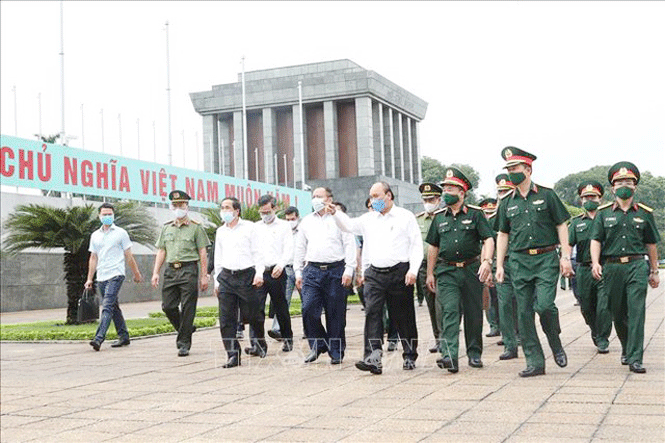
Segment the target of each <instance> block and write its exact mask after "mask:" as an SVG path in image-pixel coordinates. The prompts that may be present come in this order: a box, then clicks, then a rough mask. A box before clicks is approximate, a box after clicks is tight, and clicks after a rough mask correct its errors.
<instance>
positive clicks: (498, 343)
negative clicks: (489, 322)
mask: <svg viewBox="0 0 665 443" xmlns="http://www.w3.org/2000/svg"><path fill="white" fill-rule="evenodd" d="M496 345H497V346H503V339H502V338H501V339H499V341H498V342H496Z"/></svg>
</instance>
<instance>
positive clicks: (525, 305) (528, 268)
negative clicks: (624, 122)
mask: <svg viewBox="0 0 665 443" xmlns="http://www.w3.org/2000/svg"><path fill="white" fill-rule="evenodd" d="M502 156H503V158H504V159H506V162H507V167H510V166H512V165H515V164H518V163H526V164H528V165H531V162H532V161H533V160H534V159H535V156H534V155H532V154H529V153H527V152H526V151H522V150H520V149H517V148H513V147H508V148H505V149H504V150H503V151H502ZM511 181H512V182H513V183H516V180H512V178H511ZM516 185H518V183H516ZM497 217H498V219H497V228H498V229H497V230H498V231H499V232H503V233H506V234H508V235H509V237H508V251H509V254H510V256H509V260H508V266H509V267H510V269H511V270H512V275H511V277H512V282H513V290H514V291H515V295H516V297H517V309H518V324H519V331H520V338H521V342H522V349H523V350H524V355H525V357H526V363H527V371H525V372H524V374H523V376H529V375H538V374H542V373H544V369H545V355H544V353H543V348H542V346H541V345H540V341H539V340H538V332H537V330H536V324H535V314H534V311H535V312H537V313H538V315H539V317H540V324H541V326H542V328H543V332H545V335H546V336H547V340H548V342H549V345H550V348H551V349H552V352H553V353H554V357H555V361H556V362H557V364H558V365H559V366H562V367H563V366H566V364H567V358H566V355H565V351H564V349H563V346H562V344H561V339H560V338H559V334H560V333H561V327H560V325H559V311H558V309H557V307H556V304H555V303H554V299H555V298H556V291H557V282H558V280H559V255H558V254H557V251H556V245H557V244H558V243H559V237H558V232H557V226H559V225H561V224H563V223H565V222H566V221H567V220H568V219H569V218H570V215H569V214H568V211H567V210H566V207H565V206H564V205H563V203H562V202H561V200H560V199H559V197H558V196H557V195H556V193H555V192H554V191H553V190H552V189H549V188H545V187H542V186H539V185H536V184H535V183H531V188H530V189H529V191H528V193H527V195H526V197H522V195H521V194H520V192H519V191H518V190H517V189H515V190H513V191H511V192H510V193H508V194H506V195H505V196H504V197H503V198H502V199H501V202H500V204H499V209H498V215H497ZM529 368H531V369H535V370H536V373H533V372H531V373H530V372H529Z"/></svg>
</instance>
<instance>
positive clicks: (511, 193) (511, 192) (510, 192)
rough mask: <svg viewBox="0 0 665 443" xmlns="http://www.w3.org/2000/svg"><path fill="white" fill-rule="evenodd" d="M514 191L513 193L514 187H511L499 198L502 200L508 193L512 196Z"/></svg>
mask: <svg viewBox="0 0 665 443" xmlns="http://www.w3.org/2000/svg"><path fill="white" fill-rule="evenodd" d="M514 193H515V190H514V189H511V190H510V191H508V192H506V193H505V194H503V195H502V196H501V197H499V199H500V200H503V199H504V198H506V197H508V196H509V195H511V196H512V195H513V194H514Z"/></svg>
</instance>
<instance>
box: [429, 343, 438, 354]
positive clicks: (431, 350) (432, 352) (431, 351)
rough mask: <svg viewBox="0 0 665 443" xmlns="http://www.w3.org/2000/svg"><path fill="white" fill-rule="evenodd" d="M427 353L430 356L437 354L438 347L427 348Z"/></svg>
mask: <svg viewBox="0 0 665 443" xmlns="http://www.w3.org/2000/svg"><path fill="white" fill-rule="evenodd" d="M429 352H430V354H436V353H437V352H439V347H438V346H437V345H434V346H432V347H431V348H429Z"/></svg>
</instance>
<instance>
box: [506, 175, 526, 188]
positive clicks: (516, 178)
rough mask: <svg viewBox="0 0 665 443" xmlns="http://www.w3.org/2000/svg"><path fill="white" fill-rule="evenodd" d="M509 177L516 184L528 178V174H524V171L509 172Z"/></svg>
mask: <svg viewBox="0 0 665 443" xmlns="http://www.w3.org/2000/svg"><path fill="white" fill-rule="evenodd" d="M508 177H509V178H510V181H511V182H513V184H514V185H519V184H520V183H522V182H523V181H524V180H526V175H524V172H509V173H508Z"/></svg>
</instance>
